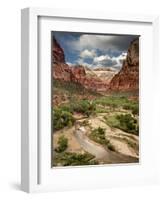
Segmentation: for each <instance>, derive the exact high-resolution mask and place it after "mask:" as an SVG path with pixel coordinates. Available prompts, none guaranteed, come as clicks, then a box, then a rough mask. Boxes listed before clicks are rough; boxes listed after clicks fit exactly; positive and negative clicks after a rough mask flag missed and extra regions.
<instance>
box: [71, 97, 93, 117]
mask: <svg viewBox="0 0 163 200" xmlns="http://www.w3.org/2000/svg"><path fill="white" fill-rule="evenodd" d="M71 107H72V109H73V111H74V112H78V113H82V114H85V115H87V116H88V117H89V116H90V115H91V114H92V113H94V111H95V110H96V107H95V104H94V103H91V102H90V101H88V100H81V101H78V102H75V103H73V104H72V105H71Z"/></svg>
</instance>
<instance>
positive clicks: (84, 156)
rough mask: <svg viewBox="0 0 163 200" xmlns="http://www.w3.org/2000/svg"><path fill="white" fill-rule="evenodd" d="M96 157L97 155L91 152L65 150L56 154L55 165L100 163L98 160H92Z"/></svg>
mask: <svg viewBox="0 0 163 200" xmlns="http://www.w3.org/2000/svg"><path fill="white" fill-rule="evenodd" d="M94 158H95V156H93V155H91V154H89V153H74V152H63V153H60V154H57V155H56V156H55V158H54V165H56V166H57V165H58V164H59V165H62V166H77V165H94V164H98V161H95V160H92V159H94Z"/></svg>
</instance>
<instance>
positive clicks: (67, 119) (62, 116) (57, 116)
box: [53, 108, 75, 130]
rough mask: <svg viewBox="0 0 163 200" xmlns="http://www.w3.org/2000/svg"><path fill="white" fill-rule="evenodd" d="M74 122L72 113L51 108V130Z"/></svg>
mask: <svg viewBox="0 0 163 200" xmlns="http://www.w3.org/2000/svg"><path fill="white" fill-rule="evenodd" d="M74 122H75V119H74V118H73V115H72V113H70V112H68V111H65V110H62V109H60V108H55V109H54V110H53V130H59V129H62V128H64V127H66V126H72V125H73V124H74Z"/></svg>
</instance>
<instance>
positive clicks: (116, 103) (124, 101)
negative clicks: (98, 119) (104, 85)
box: [94, 96, 139, 115]
mask: <svg viewBox="0 0 163 200" xmlns="http://www.w3.org/2000/svg"><path fill="white" fill-rule="evenodd" d="M94 103H95V104H96V105H102V106H104V107H105V106H110V107H111V108H113V109H114V108H123V109H126V110H131V111H132V113H133V114H134V115H137V114H138V113H139V104H138V102H137V101H133V100H128V98H127V97H125V96H105V97H101V98H97V99H96V100H94ZM97 108H98V109H97V112H104V111H105V109H104V108H99V107H97Z"/></svg>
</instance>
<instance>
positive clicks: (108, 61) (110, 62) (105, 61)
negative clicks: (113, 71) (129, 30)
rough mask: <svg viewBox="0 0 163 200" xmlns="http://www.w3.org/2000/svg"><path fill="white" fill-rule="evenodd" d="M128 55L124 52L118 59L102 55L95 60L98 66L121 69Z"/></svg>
mask: <svg viewBox="0 0 163 200" xmlns="http://www.w3.org/2000/svg"><path fill="white" fill-rule="evenodd" d="M126 55H127V53H125V52H123V53H122V54H120V55H119V56H118V57H110V56H109V55H101V56H98V57H95V58H94V59H93V63H94V65H96V66H105V67H115V68H120V67H121V66H122V63H123V60H124V59H125V58H126Z"/></svg>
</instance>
